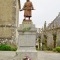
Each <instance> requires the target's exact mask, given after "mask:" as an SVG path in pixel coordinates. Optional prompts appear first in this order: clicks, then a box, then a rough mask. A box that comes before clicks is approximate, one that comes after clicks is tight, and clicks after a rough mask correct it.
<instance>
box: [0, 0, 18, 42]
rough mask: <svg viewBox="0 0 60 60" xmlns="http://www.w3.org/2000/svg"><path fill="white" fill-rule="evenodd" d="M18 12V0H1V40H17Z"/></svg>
mask: <svg viewBox="0 0 60 60" xmlns="http://www.w3.org/2000/svg"><path fill="white" fill-rule="evenodd" d="M18 13H19V5H18V0H0V42H1V41H3V42H4V41H8V40H9V41H16V37H17V36H16V34H17V29H16V28H17V27H18V16H19V14H18Z"/></svg>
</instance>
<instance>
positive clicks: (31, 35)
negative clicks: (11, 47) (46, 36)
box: [17, 0, 37, 60]
mask: <svg viewBox="0 0 60 60" xmlns="http://www.w3.org/2000/svg"><path fill="white" fill-rule="evenodd" d="M27 7H28V8H27ZM23 10H24V11H25V13H24V17H25V18H24V19H23V22H22V24H20V27H19V28H18V50H17V59H18V60H37V51H36V48H35V46H36V32H37V30H36V28H35V25H34V24H33V22H32V20H30V17H31V10H34V8H33V5H32V2H30V1H29V0H27V2H26V3H25V4H24V7H23ZM26 18H28V19H26Z"/></svg>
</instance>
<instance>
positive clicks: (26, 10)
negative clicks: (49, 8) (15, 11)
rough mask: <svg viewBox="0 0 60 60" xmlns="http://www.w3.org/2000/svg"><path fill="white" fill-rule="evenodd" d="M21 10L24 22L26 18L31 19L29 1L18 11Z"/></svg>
mask: <svg viewBox="0 0 60 60" xmlns="http://www.w3.org/2000/svg"><path fill="white" fill-rule="evenodd" d="M22 10H24V20H26V18H29V20H30V18H31V17H32V14H31V13H32V12H31V11H32V10H34V7H33V4H32V2H31V1H30V0H26V2H25V4H24V6H23V8H22V9H21V10H20V11H22Z"/></svg>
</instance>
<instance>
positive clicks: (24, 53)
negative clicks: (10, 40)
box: [16, 50, 37, 60]
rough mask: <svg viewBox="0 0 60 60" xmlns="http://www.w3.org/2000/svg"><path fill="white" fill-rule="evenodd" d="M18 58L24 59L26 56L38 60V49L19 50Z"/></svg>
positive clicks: (29, 59) (31, 59) (30, 59)
mask: <svg viewBox="0 0 60 60" xmlns="http://www.w3.org/2000/svg"><path fill="white" fill-rule="evenodd" d="M16 53H17V58H18V59H17V60H24V58H26V57H27V58H28V60H37V51H36V50H35V51H34V50H33V51H32V50H17V51H16Z"/></svg>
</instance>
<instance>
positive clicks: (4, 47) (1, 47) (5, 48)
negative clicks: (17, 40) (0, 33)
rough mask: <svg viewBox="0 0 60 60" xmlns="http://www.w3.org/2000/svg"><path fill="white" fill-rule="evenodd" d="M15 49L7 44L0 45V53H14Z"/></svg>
mask: <svg viewBox="0 0 60 60" xmlns="http://www.w3.org/2000/svg"><path fill="white" fill-rule="evenodd" d="M16 50H17V47H13V46H10V45H7V44H0V51H16Z"/></svg>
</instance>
